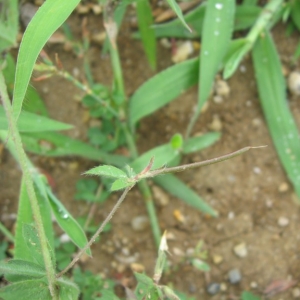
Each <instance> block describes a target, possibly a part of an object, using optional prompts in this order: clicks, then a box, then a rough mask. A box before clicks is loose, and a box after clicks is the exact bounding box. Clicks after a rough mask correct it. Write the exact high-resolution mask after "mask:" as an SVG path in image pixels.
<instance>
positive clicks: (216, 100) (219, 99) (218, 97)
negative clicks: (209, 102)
mask: <svg viewBox="0 0 300 300" xmlns="http://www.w3.org/2000/svg"><path fill="white" fill-rule="evenodd" d="M213 100H214V102H215V103H217V104H220V103H222V102H223V97H222V96H219V95H216V96H214V97H213Z"/></svg>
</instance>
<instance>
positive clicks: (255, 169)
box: [253, 167, 261, 174]
mask: <svg viewBox="0 0 300 300" xmlns="http://www.w3.org/2000/svg"><path fill="white" fill-rule="evenodd" d="M253 172H254V173H255V174H260V173H261V169H260V168H259V167H254V168H253Z"/></svg>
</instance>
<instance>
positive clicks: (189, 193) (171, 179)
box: [153, 174, 218, 217]
mask: <svg viewBox="0 0 300 300" xmlns="http://www.w3.org/2000/svg"><path fill="white" fill-rule="evenodd" d="M153 180H154V181H155V182H156V183H157V184H158V185H160V186H161V187H162V188H163V189H165V190H166V191H168V192H169V193H170V194H172V195H173V196H175V197H178V198H180V199H181V200H182V201H183V202H185V203H187V204H188V205H190V206H192V207H194V208H197V209H199V210H200V211H202V212H203V213H205V214H208V215H211V216H214V217H216V216H218V213H217V212H216V211H215V210H214V209H213V208H212V207H211V206H210V205H208V204H207V203H206V202H205V201H204V200H203V199H202V198H200V197H199V196H198V195H197V194H196V193H195V192H194V191H193V190H192V189H190V188H189V187H188V186H187V185H186V184H185V183H183V182H182V181H181V180H179V179H178V178H177V177H175V176H174V175H171V174H166V175H163V176H159V177H155V178H154V179H153Z"/></svg>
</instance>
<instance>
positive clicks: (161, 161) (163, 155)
mask: <svg viewBox="0 0 300 300" xmlns="http://www.w3.org/2000/svg"><path fill="white" fill-rule="evenodd" d="M179 156H180V154H179V152H178V151H177V150H175V149H174V148H172V146H171V145H170V144H165V145H161V146H158V147H155V148H153V149H151V150H149V151H147V152H146V153H143V154H142V155H141V156H139V157H138V158H137V159H135V160H134V161H133V162H132V163H130V166H131V167H132V168H133V170H134V171H135V172H136V173H139V172H141V171H142V170H143V169H144V168H145V167H146V166H147V165H148V164H149V161H150V160H151V159H152V158H153V157H154V162H153V165H152V169H158V168H161V167H163V166H164V165H167V164H169V163H170V162H172V161H173V160H174V159H176V158H178V157H179Z"/></svg>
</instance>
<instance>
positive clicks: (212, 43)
mask: <svg viewBox="0 0 300 300" xmlns="http://www.w3.org/2000/svg"><path fill="white" fill-rule="evenodd" d="M234 12H235V1H233V0H209V1H208V4H207V8H206V12H205V18H204V25H203V31H202V44H201V53H200V60H201V64H200V76H199V87H200V92H199V95H198V111H200V109H201V107H202V106H203V104H204V103H205V101H206V100H207V98H208V96H209V94H210V91H211V88H212V85H213V82H214V78H215V76H216V73H217V72H218V70H219V68H220V65H221V62H222V60H223V58H224V56H225V54H226V52H227V49H228V47H229V44H230V38H231V34H232V31H233V21H234Z"/></svg>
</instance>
